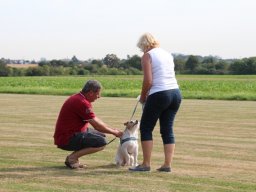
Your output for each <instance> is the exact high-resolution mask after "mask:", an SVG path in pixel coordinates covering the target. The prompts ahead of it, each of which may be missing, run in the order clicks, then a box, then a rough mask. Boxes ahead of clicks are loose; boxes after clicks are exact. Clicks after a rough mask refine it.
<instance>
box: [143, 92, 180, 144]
mask: <svg viewBox="0 0 256 192" xmlns="http://www.w3.org/2000/svg"><path fill="white" fill-rule="evenodd" d="M181 100H182V99H181V93H180V90H179V89H171V90H166V91H160V92H156V93H153V94H152V95H149V96H148V98H147V101H146V103H145V107H144V109H143V114H142V117H141V123H140V132H141V141H149V140H152V139H153V138H152V132H153V130H154V127H155V125H156V122H157V120H158V119H159V122H160V133H161V136H162V140H163V143H164V144H174V143H175V137H174V132H173V122H174V118H175V115H176V113H177V111H178V110H179V107H180V104H181Z"/></svg>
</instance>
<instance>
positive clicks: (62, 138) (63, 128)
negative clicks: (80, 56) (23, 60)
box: [54, 80, 123, 169]
mask: <svg viewBox="0 0 256 192" xmlns="http://www.w3.org/2000/svg"><path fill="white" fill-rule="evenodd" d="M100 91H101V84H100V83H99V82H98V81H96V80H89V81H87V82H86V84H85V85H84V87H83V89H82V91H81V92H79V93H77V94H74V95H72V96H70V97H69V98H68V99H67V100H66V101H65V102H64V104H63V106H62V108H61V110H60V113H59V117H58V120H57V123H56V127H55V133H54V144H55V145H57V147H58V148H60V149H63V150H67V151H73V152H72V153H71V154H70V155H69V156H67V158H66V161H65V165H66V166H67V167H69V168H71V169H77V168H82V167H84V166H83V165H81V164H80V163H79V160H78V159H79V158H80V157H82V156H84V155H87V154H91V153H95V152H98V151H101V150H103V149H104V147H105V146H106V144H107V142H106V139H105V134H104V133H108V134H113V135H114V136H116V137H121V136H122V134H123V133H122V132H121V131H119V130H117V129H114V128H110V127H109V126H108V125H106V124H105V123H104V122H103V121H101V120H100V119H99V118H98V117H96V115H95V114H94V112H93V110H92V105H91V103H92V102H94V101H95V100H97V99H98V98H100ZM89 124H91V125H92V126H93V127H94V129H89V128H88V125H89Z"/></svg>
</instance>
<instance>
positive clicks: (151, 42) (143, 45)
mask: <svg viewBox="0 0 256 192" xmlns="http://www.w3.org/2000/svg"><path fill="white" fill-rule="evenodd" d="M159 45H160V44H159V42H158V40H157V39H155V37H153V35H151V34H150V33H144V34H143V35H142V36H141V37H140V39H139V41H138V43H137V47H138V48H140V50H141V51H142V52H146V51H147V50H149V49H152V48H155V47H159Z"/></svg>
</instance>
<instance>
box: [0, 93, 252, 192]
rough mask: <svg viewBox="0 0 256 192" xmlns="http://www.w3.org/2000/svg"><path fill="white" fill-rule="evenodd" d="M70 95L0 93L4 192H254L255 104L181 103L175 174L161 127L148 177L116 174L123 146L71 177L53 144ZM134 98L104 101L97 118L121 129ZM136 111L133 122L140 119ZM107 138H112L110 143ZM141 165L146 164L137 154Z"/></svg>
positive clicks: (0, 169)
mask: <svg viewBox="0 0 256 192" xmlns="http://www.w3.org/2000/svg"><path fill="white" fill-rule="evenodd" d="M66 98H67V97H66V96H40V95H12V94H0V106H1V107H0V118H1V121H0V130H1V136H0V137H1V139H0V186H1V190H0V191H8V192H10V191H12V192H13V191H33V192H34V191H75V192H76V191H90V192H93V191H111V192H112V191H118V192H128V191H140V192H142V191H161V192H165V191H166V192H167V191H168V192H169V191H182V192H186V191H189V192H190V191H210V192H211V191H212V192H216V191H236V192H237V191H238V192H252V191H255V189H256V184H255V178H256V163H255V162H256V151H255V149H256V143H255V138H256V131H255V129H256V119H255V117H256V111H255V109H256V103H255V102H250V101H207V100H183V103H182V106H181V109H180V111H179V113H178V115H177V119H176V122H175V133H176V141H177V145H176V154H175V157H174V162H173V172H172V173H171V174H165V173H158V172H156V171H155V169H156V168H158V166H160V165H161V164H162V161H163V152H162V151H163V146H162V142H161V139H160V136H159V127H158V125H157V127H156V128H155V131H154V149H153V154H152V155H153V156H152V172H151V173H131V172H129V171H128V170H127V168H120V169H118V168H116V167H115V166H113V164H112V163H113V160H114V156H115V153H116V149H117V146H118V140H116V141H114V142H113V143H111V144H110V145H109V146H107V147H106V149H105V150H104V151H102V152H100V153H96V154H92V155H90V156H87V157H83V158H81V162H82V163H85V164H87V165H88V168H87V169H83V170H77V171H76V170H69V169H67V168H65V167H64V164H63V161H64V159H65V157H66V155H67V154H68V153H67V152H65V151H62V150H59V149H57V148H56V147H55V146H54V145H53V137H52V136H53V132H54V125H55V121H56V118H57V115H58V112H59V110H60V107H61V105H62V103H63V102H64V100H65V99H66ZM135 104H136V99H128V98H101V99H99V100H98V101H96V103H94V104H93V105H94V111H95V113H96V114H97V115H98V116H99V117H100V118H102V119H103V120H104V121H105V122H106V123H108V124H109V125H112V126H113V127H116V128H120V129H123V128H124V126H123V122H125V121H127V120H129V118H130V116H131V114H132V111H133V109H134V106H135ZM140 114H141V108H140V107H139V108H138V110H137V112H136V114H135V118H136V119H139V118H140ZM112 138H113V137H112V136H108V139H109V140H110V139H112ZM139 160H140V162H141V160H142V153H141V148H140V154H139Z"/></svg>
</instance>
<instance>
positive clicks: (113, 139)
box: [106, 137, 117, 145]
mask: <svg viewBox="0 0 256 192" xmlns="http://www.w3.org/2000/svg"><path fill="white" fill-rule="evenodd" d="M116 138H117V137H115V138H114V139H112V140H111V141H109V142H108V143H107V144H106V145H108V144H110V143H112V142H113V141H115V140H116Z"/></svg>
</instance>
